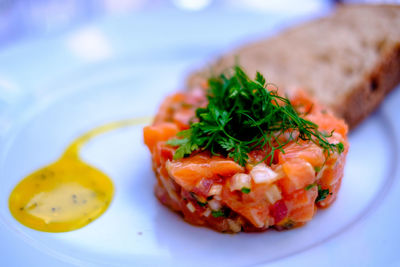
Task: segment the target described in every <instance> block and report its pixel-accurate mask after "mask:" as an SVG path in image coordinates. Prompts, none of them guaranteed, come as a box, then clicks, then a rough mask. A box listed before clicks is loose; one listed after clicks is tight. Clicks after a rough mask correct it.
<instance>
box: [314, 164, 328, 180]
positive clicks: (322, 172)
mask: <svg viewBox="0 0 400 267" xmlns="http://www.w3.org/2000/svg"><path fill="white" fill-rule="evenodd" d="M325 170H326V165H324V167H322V168H321V170H319V172H318V174H317V177H316V178H315V180H319V179H321V178H322V176H323V175H324V172H325Z"/></svg>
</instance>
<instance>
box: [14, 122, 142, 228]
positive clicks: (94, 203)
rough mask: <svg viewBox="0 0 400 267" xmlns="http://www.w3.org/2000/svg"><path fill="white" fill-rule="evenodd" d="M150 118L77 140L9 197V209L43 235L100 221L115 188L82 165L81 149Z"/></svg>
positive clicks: (110, 126)
mask: <svg viewBox="0 0 400 267" xmlns="http://www.w3.org/2000/svg"><path fill="white" fill-rule="evenodd" d="M147 121H148V119H146V118H135V119H130V120H124V121H118V122H113V123H109V124H106V125H103V126H100V127H98V128H95V129H93V130H91V131H89V132H87V133H85V134H84V135H82V136H80V137H79V138H77V139H76V140H75V141H74V142H72V143H71V144H70V145H69V146H68V148H67V149H66V150H65V152H64V153H63V155H62V156H61V157H60V159H58V160H57V161H56V162H54V163H52V164H50V165H48V166H46V167H44V168H42V169H39V170H37V171H35V172H33V173H32V174H30V175H28V176H27V177H25V178H24V179H23V180H22V181H20V182H19V183H18V184H17V185H16V186H15V188H14V189H13V191H12V192H11V194H10V197H9V201H8V203H9V209H10V212H11V214H12V215H13V216H14V218H15V219H16V220H17V221H19V222H20V223H21V224H23V225H25V226H27V227H30V228H32V229H35V230H39V231H43V232H67V231H72V230H76V229H79V228H81V227H83V226H85V225H87V224H89V223H90V222H92V221H94V220H95V219H97V218H98V217H99V216H100V215H102V214H103V213H104V212H105V211H106V210H107V208H108V207H109V205H110V203H111V201H112V198H113V195H114V186H113V183H112V181H111V179H110V178H109V177H108V176H107V175H106V174H105V173H103V172H101V171H100V170H98V169H96V168H95V167H92V166H90V165H89V164H87V163H86V162H84V161H82V160H81V158H80V156H79V151H80V149H81V147H82V146H83V145H84V144H85V143H86V142H88V141H89V140H91V139H92V138H93V137H95V136H97V135H99V134H102V133H105V132H108V131H111V130H115V129H118V128H121V127H126V126H132V125H138V124H141V123H144V122H147Z"/></svg>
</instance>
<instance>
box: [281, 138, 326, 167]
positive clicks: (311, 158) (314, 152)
mask: <svg viewBox="0 0 400 267" xmlns="http://www.w3.org/2000/svg"><path fill="white" fill-rule="evenodd" d="M284 151H285V153H282V152H280V153H279V163H283V162H286V161H288V160H291V159H295V158H301V159H304V160H305V161H307V162H308V163H310V164H311V165H312V166H314V167H321V166H322V164H324V161H325V155H324V152H323V149H322V148H321V147H319V146H317V145H316V144H314V143H312V142H307V143H305V142H301V143H291V144H289V145H288V146H286V147H285V148H284Z"/></svg>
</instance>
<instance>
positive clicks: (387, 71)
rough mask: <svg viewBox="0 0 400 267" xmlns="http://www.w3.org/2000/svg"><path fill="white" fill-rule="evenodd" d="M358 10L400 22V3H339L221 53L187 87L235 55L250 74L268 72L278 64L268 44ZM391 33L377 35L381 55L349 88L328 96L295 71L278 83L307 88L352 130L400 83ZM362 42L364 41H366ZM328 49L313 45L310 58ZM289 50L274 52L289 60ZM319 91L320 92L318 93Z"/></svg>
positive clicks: (399, 48) (398, 51)
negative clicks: (269, 55)
mask: <svg viewBox="0 0 400 267" xmlns="http://www.w3.org/2000/svg"><path fill="white" fill-rule="evenodd" d="M358 9H360V10H361V9H363V10H364V9H367V10H372V11H373V12H375V10H376V12H377V14H378V13H379V14H381V16H382V13H380V12H386V15H387V16H389V17H390V19H391V20H393V21H394V20H396V21H397V22H396V23H397V24H393V25H394V26H393V27H396V26H395V25H398V23H399V20H400V5H376V6H371V5H339V6H338V8H337V10H336V13H335V14H333V15H331V16H329V17H326V18H319V19H317V20H314V21H311V22H307V23H305V24H303V25H299V26H296V27H294V28H291V29H286V30H285V31H284V32H283V33H282V34H278V35H276V36H272V37H271V38H269V39H266V40H265V39H262V40H260V41H257V42H255V43H250V44H247V45H245V46H241V47H239V48H238V49H235V50H234V51H233V52H228V53H226V54H225V55H222V57H220V58H219V59H217V60H216V61H214V62H213V63H212V64H211V65H210V66H207V67H205V68H203V69H202V70H199V71H196V72H194V73H192V74H191V75H189V77H188V79H187V86H188V88H189V89H190V88H193V87H196V86H199V85H200V84H204V82H205V80H206V78H207V77H208V76H209V75H210V74H211V73H212V70H213V69H215V70H216V71H221V70H223V69H226V68H228V67H230V66H231V64H233V62H234V58H235V55H238V56H240V57H241V62H242V63H241V65H242V67H244V68H245V69H246V68H247V67H249V66H250V65H251V67H250V69H251V73H252V72H253V71H254V67H255V66H259V68H258V70H260V71H263V68H264V72H268V69H270V70H271V64H275V63H268V61H267V59H266V58H267V57H266V56H265V55H264V54H263V53H264V52H263V48H265V47H267V46H268V45H271V44H272V43H274V42H278V41H276V40H278V38H280V42H282V38H286V36H288V35H289V36H290V32H293V31H295V32H302V31H307V29H309V27H310V25H318V24H321V23H324V22H327V21H332V22H329V23H331V24H330V25H332V27H334V26H335V23H336V22H337V21H338V18H340V12H346V10H350V11H351V13H350V14H353V13H352V12H353V10H354V11H355V13H357V11H358ZM347 14H348V13H347ZM333 17H335V18H336V20H333V19H332V18H333ZM364 19H365V17H364ZM360 21H362V20H361V19H360V20H359V22H360ZM342 23H345V22H342ZM350 24H351V22H350V23H349V24H348V27H349V28H352V26H351V25H350ZM378 24H379V23H378ZM343 25H345V24H342V27H343ZM346 25H347V24H346ZM359 25H360V23H359ZM391 32H392V35H389V34H387V33H386V36H385V35H383V36H382V35H381V36H380V37H379V38H378V37H377V40H376V42H377V43H376V44H374V45H376V48H375V49H376V53H377V54H378V56H377V59H376V61H375V62H374V63H373V64H372V66H369V67H368V68H364V70H363V71H362V72H360V73H359V74H357V75H359V77H357V76H355V77H357V78H356V80H354V82H352V83H351V86H345V87H344V88H346V90H340V89H341V88H337V87H338V86H339V87H340V83H337V85H336V88H337V89H333V88H330V91H329V92H327V93H329V95H327V94H326V93H325V92H323V89H324V88H323V85H320V86H319V87H318V88H312V87H309V86H310V83H308V84H307V82H306V83H303V82H302V81H305V80H306V79H304V77H305V76H304V75H306V74H305V73H304V72H298V73H295V75H293V76H292V75H291V76H287V77H288V78H287V79H286V78H285V80H283V81H280V80H279V81H278V80H276V82H278V85H279V86H280V87H282V88H283V89H284V90H285V89H289V88H286V86H288V85H289V86H298V87H302V88H304V89H305V90H306V91H308V93H310V94H311V95H313V96H314V97H316V99H317V100H320V102H321V103H323V104H325V105H326V106H327V107H328V108H330V109H332V110H333V111H334V112H335V114H336V115H337V116H339V117H341V118H343V119H345V121H346V122H347V123H348V124H349V127H350V129H352V128H354V127H356V126H357V125H358V124H359V123H361V122H362V121H363V120H364V119H365V118H366V117H367V116H368V115H369V114H370V113H371V112H373V111H374V110H376V109H377V107H378V106H379V104H380V103H381V102H382V101H383V100H384V97H385V96H386V95H387V94H388V93H389V92H390V91H391V90H393V89H394V88H395V87H396V85H397V84H398V83H400V37H399V36H400V35H398V34H394V35H393V31H391ZM367 33H368V32H367ZM395 33H396V32H395ZM323 34H324V32H321V36H322V35H323ZM362 34H364V35H365V31H364V32H363V33H360V36H362ZM292 37H293V36H292ZM292 37H289V38H292ZM360 38H365V37H360ZM361 41H362V42H364V41H365V40H361ZM379 42H382V44H380V43H379ZM266 44H268V45H266ZM297 45H303V48H304V47H307V43H304V42H303V44H301V43H300V44H299V43H297ZM259 46H260V47H261V49H259ZM328 47H329V46H328ZM317 48H323V46H317ZM326 48H327V47H325V50H322V49H320V50H319V51H314V50H312V49H313V48H308V51H310V52H309V53H307V56H308V57H310V58H314V57H315V58H318V57H319V56H321V52H322V55H323V54H324V53H330V52H329V51H326ZM347 48H348V47H344V49H347ZM249 50H252V51H249ZM287 50H288V48H285V49H282V50H280V51H278V52H277V51H276V50H274V51H275V52H274V53H276V54H275V55H279V56H281V57H282V60H286V59H287V57H288V55H290V53H291V51H287ZM303 50H304V49H303ZM317 50H318V49H317ZM358 51H363V50H358ZM339 52H341V53H346V50H342V51H339ZM360 54H361V55H360ZM257 55H259V56H257ZM334 57H335V55H334V54H331V56H330V58H329V62H330V63H332V64H335V60H334ZM263 59H264V61H263ZM356 59H357V62H363V61H364V60H365V59H364V58H363V53H358V56H357V58H356ZM331 60H332V61H331ZM353 60H354V58H353ZM289 63H290V62H289ZM292 63H293V62H291V63H290V64H292ZM297 63H298V62H297ZM313 64H315V65H314V67H317V66H319V65H317V64H319V63H318V62H313ZM336 64H338V62H336ZM278 65H279V62H278ZM266 66H268V67H269V68H266V70H265V67H266ZM282 66H285V64H282ZM282 66H277V67H278V68H277V69H282ZM290 66H293V65H290ZM356 66H357V65H356ZM356 66H350V67H354V68H357V67H356ZM283 71H284V70H283ZM296 72H297V71H296ZM263 74H264V75H266V76H267V77H268V76H269V75H268V73H263ZM296 74H300V75H302V76H301V77H300V78H299V77H297V76H296ZM312 75H313V73H312V72H310V76H309V77H307V79H309V80H313V79H318V74H317V75H316V74H314V75H315V78H314V77H313V76H312ZM335 77H336V76H335ZM335 79H336V80H335V81H337V79H338V78H337V77H336V78H335ZM341 79H345V77H341ZM293 81H295V82H296V83H295V84H294V83H293ZM272 82H274V81H272ZM321 87H322V88H321ZM333 90H337V91H333ZM317 91H318V95H316V94H315V93H316V92H317ZM321 92H323V93H321ZM318 96H319V97H320V99H319V98H318ZM327 100H328V101H327Z"/></svg>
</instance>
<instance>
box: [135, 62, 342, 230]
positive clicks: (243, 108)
mask: <svg viewBox="0 0 400 267" xmlns="http://www.w3.org/2000/svg"><path fill="white" fill-rule="evenodd" d="M274 88H275V87H274V86H272V85H271V84H268V83H267V82H266V81H265V78H264V77H263V76H262V75H261V74H260V73H257V75H256V77H255V79H254V80H253V79H250V78H249V77H248V76H247V75H246V74H245V73H244V72H243V70H242V69H241V68H240V67H234V68H233V70H232V71H231V73H230V74H221V75H219V76H216V77H212V78H210V79H209V80H208V82H207V83H205V85H204V88H198V89H195V90H191V91H186V92H179V93H176V94H174V95H171V96H169V97H167V98H166V99H165V100H164V102H163V103H162V104H161V106H160V109H159V111H158V113H157V115H156V117H155V119H154V121H153V123H152V125H150V126H147V127H145V128H144V130H143V132H144V142H145V144H146V145H147V147H148V148H149V150H150V152H151V155H152V167H153V169H154V172H155V174H156V177H157V183H156V185H155V195H156V196H157V198H158V199H159V200H160V202H161V203H162V204H164V205H166V206H168V207H169V208H170V209H172V210H174V211H176V212H178V213H180V214H182V216H183V218H184V219H185V220H186V221H187V222H189V223H191V224H194V225H201V226H206V227H210V228H212V229H214V230H217V231H220V232H229V233H237V232H241V231H244V232H254V231H264V230H267V229H268V228H275V229H277V230H283V229H290V228H293V227H297V226H301V225H303V224H305V223H306V222H308V221H309V220H311V219H312V218H313V216H314V215H315V213H316V211H317V210H318V208H325V207H328V206H329V205H330V204H331V203H332V202H333V201H334V200H335V199H336V197H337V195H338V192H339V188H340V184H341V180H342V177H343V168H344V165H345V160H346V154H347V151H348V147H349V144H348V140H347V131H348V128H347V125H346V123H345V122H344V121H343V120H341V119H338V118H336V117H335V116H334V115H333V113H331V112H330V111H329V110H327V109H326V108H325V107H323V106H321V105H320V104H318V103H316V101H315V100H314V99H312V98H311V97H310V96H308V95H306V94H305V93H304V92H303V91H301V90H298V91H297V92H296V93H294V94H292V95H290V96H288V97H284V96H282V95H281V94H280V93H279V92H278V90H275V89H274Z"/></svg>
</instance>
